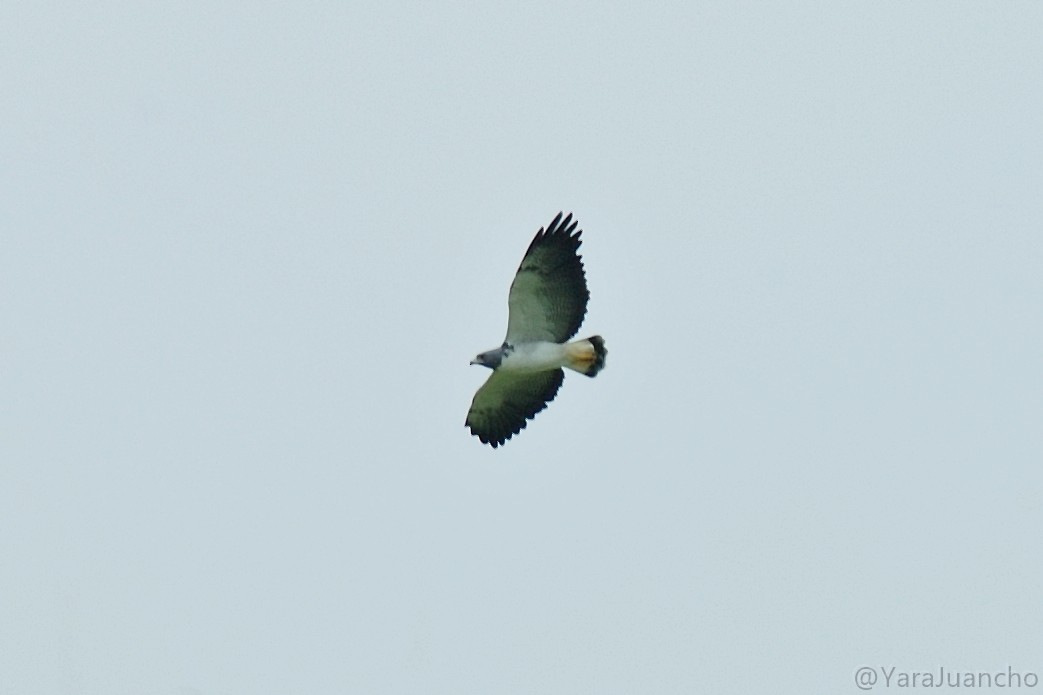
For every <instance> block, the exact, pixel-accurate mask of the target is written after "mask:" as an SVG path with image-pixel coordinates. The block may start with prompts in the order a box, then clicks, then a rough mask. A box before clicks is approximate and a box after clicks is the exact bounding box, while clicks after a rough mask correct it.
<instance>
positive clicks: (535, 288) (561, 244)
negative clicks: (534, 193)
mask: <svg viewBox="0 0 1043 695" xmlns="http://www.w3.org/2000/svg"><path fill="white" fill-rule="evenodd" d="M577 224H578V223H577V222H573V221H572V214H571V213H569V216H568V217H566V218H565V219H564V220H563V219H561V213H560V212H559V213H558V216H557V217H555V218H554V221H553V222H551V223H550V226H548V227H547V231H544V230H543V229H542V228H541V229H540V231H538V232H537V233H536V237H535V238H534V239H533V240H532V243H531V244H529V250H528V251H526V252H525V258H523V259H522V262H521V265H520V266H519V267H518V274H517V275H515V276H514V282H513V283H511V292H510V295H509V297H508V300H507V304H508V308H509V309H510V316H509V318H508V319H507V338H506V340H507V342H508V343H510V344H512V345H514V344H517V343H526V342H534V341H538V340H546V341H549V342H552V343H564V342H565V341H567V340H568V339H569V338H571V337H572V336H574V335H576V331H578V330H579V327H580V324H582V323H583V316H584V314H586V313H587V300H588V299H589V298H590V293H589V292H588V291H587V279H586V277H585V276H584V274H583V261H582V258H581V256H580V255H579V253H578V251H579V245H580V244H581V243H582V242H581V241H580V238H579V237H580V234H582V233H583V231H582V230H579V231H576V232H575V234H573V231H574V230H575V229H576V225H577Z"/></svg>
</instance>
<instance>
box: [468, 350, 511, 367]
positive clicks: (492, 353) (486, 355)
mask: <svg viewBox="0 0 1043 695" xmlns="http://www.w3.org/2000/svg"><path fill="white" fill-rule="evenodd" d="M502 361H503V348H502V347H498V348H496V349H495V350H489V351H488V352H483V353H481V354H480V355H478V356H477V357H475V358H474V359H473V360H471V364H480V365H482V366H483V367H488V368H489V369H496V368H497V367H499V366H500V362H502Z"/></svg>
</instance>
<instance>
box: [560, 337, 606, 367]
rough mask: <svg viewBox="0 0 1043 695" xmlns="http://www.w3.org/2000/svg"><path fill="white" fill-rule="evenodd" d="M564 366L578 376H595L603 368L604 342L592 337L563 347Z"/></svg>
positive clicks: (599, 338)
mask: <svg viewBox="0 0 1043 695" xmlns="http://www.w3.org/2000/svg"><path fill="white" fill-rule="evenodd" d="M565 356H566V362H565V366H566V367H568V368H569V369H571V370H573V371H577V372H579V373H580V374H586V375H587V376H597V373H598V372H600V371H601V370H602V369H604V368H605V357H607V356H608V350H606V349H605V341H604V339H603V338H602V337H601V336H600V335H592V336H590V337H589V338H586V339H584V340H575V341H573V342H571V343H569V344H568V345H566V346H565Z"/></svg>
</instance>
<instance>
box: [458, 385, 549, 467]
mask: <svg viewBox="0 0 1043 695" xmlns="http://www.w3.org/2000/svg"><path fill="white" fill-rule="evenodd" d="M564 379H565V373H564V372H563V371H562V370H560V369H554V370H551V371H547V372H535V373H534V372H510V371H503V370H500V369H497V370H496V371H494V372H493V373H492V375H491V376H490V377H489V378H488V379H487V380H486V381H485V383H484V384H482V387H481V388H480V389H478V393H476V394H474V400H473V401H472V402H471V409H470V410H469V411H468V412H467V421H466V422H465V423H464V424H466V425H467V426H468V427H470V428H471V434H474V435H477V436H478V439H480V440H481V441H482V443H483V444H492V446H493V448H494V449H495V448H496V447H498V446H500V445H501V444H503V443H505V442H506V441H507V440H508V439H510V438H511V437H512V436H513V435H516V434H518V433H519V432H521V431H522V430H523V429H524V428H525V425H526V424H528V420H531V419H532V418H534V417H536V413H538V412H540V411H541V410H543V409H544V408H546V407H547V404H548V403H550V402H551V401H552V400H554V396H555V395H557V393H558V389H559V388H561V382H562V381H563V380H564Z"/></svg>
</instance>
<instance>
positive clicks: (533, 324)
mask: <svg viewBox="0 0 1043 695" xmlns="http://www.w3.org/2000/svg"><path fill="white" fill-rule="evenodd" d="M570 223H571V224H570ZM576 226H577V223H576V222H572V215H571V214H570V215H569V216H568V217H566V218H565V219H564V220H562V215H561V213H559V214H558V216H557V217H555V218H554V221H553V222H551V224H550V225H549V226H548V227H547V230H546V231H544V230H543V229H542V228H541V229H540V231H539V232H537V233H536V237H535V238H534V239H533V240H532V243H531V244H530V245H529V249H528V251H527V252H526V253H525V258H523V259H522V263H521V266H520V267H519V268H518V273H517V274H516V275H515V278H514V282H513V283H512V284H511V291H510V295H509V298H508V305H509V308H510V316H509V319H508V322H507V337H506V339H505V340H504V342H503V344H502V345H501V346H500V347H498V348H496V349H494V350H489V351H488V352H483V353H481V354H480V355H478V356H477V357H476V358H475V359H474V360H472V361H471V364H479V365H482V366H484V367H489V368H490V369H492V370H493V374H492V376H490V377H489V379H488V380H486V382H485V384H484V385H482V387H481V388H480V389H478V393H476V394H475V396H474V400H473V401H472V403H471V409H470V411H469V412H468V413H467V422H466V425H467V426H468V427H470V429H471V433H472V434H474V435H476V436H477V437H478V438H479V439H480V440H481V441H482V442H483V443H486V444H491V445H492V446H493V448H496V447H497V446H500V445H501V444H504V443H505V442H506V441H507V440H508V439H510V438H511V437H512V436H513V435H515V434H517V433H518V432H520V431H521V430H522V429H523V428H524V427H525V425H526V422H527V420H530V419H532V418H533V417H535V415H536V413H538V412H540V411H541V410H543V409H544V408H545V407H547V404H548V403H549V402H550V401H551V400H553V399H554V396H555V395H556V394H557V392H558V389H559V388H560V387H561V383H562V381H563V379H564V377H565V374H564V372H563V371H562V369H563V368H568V369H572V370H574V371H577V372H580V373H581V374H585V375H587V376H590V377H593V376H595V375H596V374H597V373H598V372H599V371H601V370H602V369H603V368H604V366H605V357H606V355H607V354H608V352H607V351H606V350H605V341H604V340H602V339H601V337H600V336H592V337H590V338H587V339H584V340H576V341H573V342H568V340H569V339H570V338H571V337H572V336H574V335H575V334H576V331H577V330H579V327H580V324H581V323H582V322H583V316H584V315H585V314H586V311H587V300H588V299H589V297H590V293H589V292H588V291H587V282H586V277H585V275H584V272H583V263H582V260H581V257H580V255H579V253H577V250H578V249H579V245H580V243H581V242H580V238H579V237H580V234H581V233H582V232H580V231H576V232H575V234H573V231H574V230H575V229H576Z"/></svg>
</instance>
